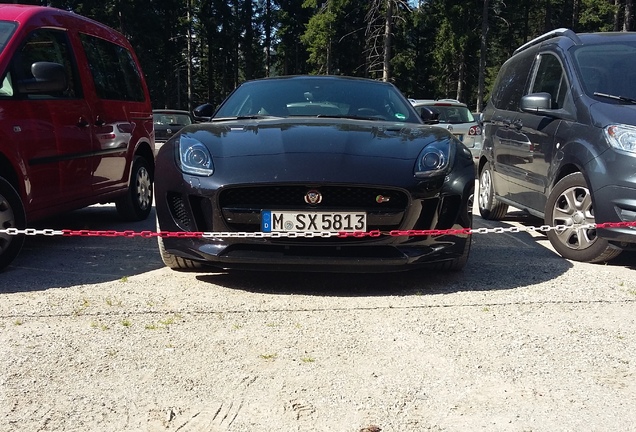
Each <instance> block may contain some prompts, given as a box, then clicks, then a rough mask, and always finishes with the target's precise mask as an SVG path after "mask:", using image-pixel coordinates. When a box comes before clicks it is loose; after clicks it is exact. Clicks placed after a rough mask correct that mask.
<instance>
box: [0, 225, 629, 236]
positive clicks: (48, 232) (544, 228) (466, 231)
mask: <svg viewBox="0 0 636 432" xmlns="http://www.w3.org/2000/svg"><path fill="white" fill-rule="evenodd" d="M626 227H631V228H636V222H605V223H598V224H580V225H556V226H550V225H541V226H538V227H535V226H523V227H520V226H512V227H495V228H461V229H445V230H391V231H378V230H374V231H368V232H362V231H357V232H345V231H341V232H329V231H289V232H271V233H266V232H189V231H158V232H157V231H132V230H125V231H114V230H69V229H62V230H54V229H33V228H27V229H17V228H6V229H0V235H1V234H6V235H22V234H23V235H27V236H38V235H43V236H64V237H144V238H152V237H182V238H248V237H249V238H282V237H285V238H301V237H302V238H317V237H321V238H328V237H340V238H346V237H381V236H391V237H403V236H408V237H414V236H440V235H462V234H463V235H474V234H503V233H519V232H548V231H558V232H562V231H565V230H567V229H596V228H626Z"/></svg>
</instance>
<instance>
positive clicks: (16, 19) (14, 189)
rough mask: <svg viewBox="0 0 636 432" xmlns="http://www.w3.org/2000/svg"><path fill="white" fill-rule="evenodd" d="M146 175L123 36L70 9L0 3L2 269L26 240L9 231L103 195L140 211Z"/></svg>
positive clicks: (139, 107)
mask: <svg viewBox="0 0 636 432" xmlns="http://www.w3.org/2000/svg"><path fill="white" fill-rule="evenodd" d="M153 177H154V131H153V122H152V108H151V102H150V97H149V94H148V88H147V86H146V83H145V81H144V76H143V73H142V71H141V68H140V66H139V62H138V60H137V57H136V55H135V53H134V51H133V49H132V47H131V46H130V43H129V42H128V41H127V40H126V38H125V37H124V36H123V35H121V34H120V33H118V32H116V31H115V30H113V29H111V28H108V27H106V26H104V25H102V24H100V23H98V22H95V21H93V20H90V19H87V18H84V17H82V16H79V15H76V14H74V13H71V12H65V11H62V10H59V9H55V8H50V7H39V6H23V5H0V269H2V268H4V267H6V266H7V265H9V264H10V263H11V261H12V260H13V259H14V258H15V257H16V255H17V254H18V252H19V250H20V248H21V247H22V243H23V241H24V238H23V237H22V236H21V235H18V236H16V235H12V234H7V228H18V229H22V228H25V227H26V226H27V224H29V223H31V222H33V221H35V220H37V219H42V218H45V217H49V216H52V215H55V214H59V213H61V212H66V211H69V210H73V209H77V208H81V207H85V206H89V205H92V204H97V203H107V202H114V203H115V204H116V208H117V212H118V213H119V214H120V216H121V217H123V218H125V219H128V220H143V219H145V218H147V217H148V215H149V213H150V210H151V207H152V190H153V187H152V186H153Z"/></svg>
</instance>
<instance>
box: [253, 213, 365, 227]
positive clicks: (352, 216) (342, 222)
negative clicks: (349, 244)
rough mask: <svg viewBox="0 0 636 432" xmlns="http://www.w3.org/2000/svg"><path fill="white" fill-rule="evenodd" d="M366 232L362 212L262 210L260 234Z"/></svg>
mask: <svg viewBox="0 0 636 432" xmlns="http://www.w3.org/2000/svg"><path fill="white" fill-rule="evenodd" d="M366 230H367V214H366V213H364V212H297V211H274V210H263V211H262V212H261V231H262V232H286V231H321V232H322V231H328V232H341V231H347V232H354V231H366Z"/></svg>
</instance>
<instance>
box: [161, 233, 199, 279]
mask: <svg viewBox="0 0 636 432" xmlns="http://www.w3.org/2000/svg"><path fill="white" fill-rule="evenodd" d="M157 243H158V245H159V255H161V260H162V261H163V263H164V264H165V265H166V266H167V267H169V268H171V269H172V270H182V271H183V270H190V271H193V270H201V269H204V268H207V266H206V265H204V264H202V263H200V262H198V261H193V260H190V259H187V258H181V257H178V256H176V255H173V254H171V253H169V252H167V251H166V248H165V246H164V244H163V238H161V237H157Z"/></svg>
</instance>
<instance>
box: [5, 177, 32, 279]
mask: <svg viewBox="0 0 636 432" xmlns="http://www.w3.org/2000/svg"><path fill="white" fill-rule="evenodd" d="M0 228H1V229H8V228H17V229H25V228H26V214H25V212H24V206H23V205H22V200H21V199H20V194H18V192H17V191H16V190H15V189H14V188H13V186H12V185H11V183H9V182H8V181H6V180H5V179H4V178H2V177H0ZM23 244H24V234H18V235H13V234H0V270H2V269H4V268H6V267H7V266H8V265H9V264H11V263H12V262H13V260H14V259H15V258H16V257H17V256H18V254H19V253H20V250H21V249H22V245H23Z"/></svg>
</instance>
